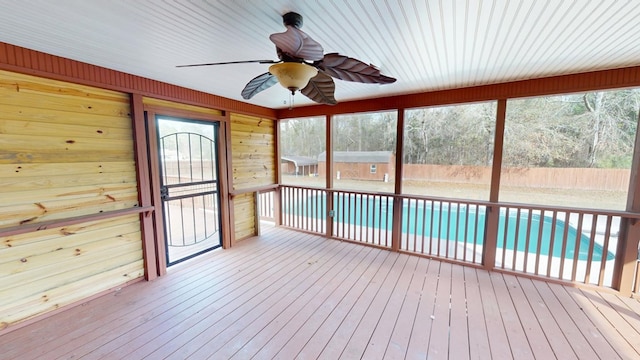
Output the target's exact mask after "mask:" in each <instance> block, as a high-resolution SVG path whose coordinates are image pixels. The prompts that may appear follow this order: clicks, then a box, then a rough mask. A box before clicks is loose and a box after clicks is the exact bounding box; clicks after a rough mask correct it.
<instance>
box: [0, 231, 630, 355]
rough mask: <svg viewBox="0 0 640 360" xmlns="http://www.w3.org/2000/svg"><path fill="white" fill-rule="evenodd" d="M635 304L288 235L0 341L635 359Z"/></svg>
mask: <svg viewBox="0 0 640 360" xmlns="http://www.w3.org/2000/svg"><path fill="white" fill-rule="evenodd" d="M638 349H640V302H638V300H637V299H632V298H624V297H622V296H620V295H616V294H611V293H605V292H596V291H592V290H586V289H578V288H573V287H569V286H562V285H559V284H552V283H545V282H542V281H539V280H533V279H528V278H523V277H517V276H514V275H508V274H503V273H500V272H487V271H485V270H482V269H479V268H474V267H464V266H461V265H458V264H451V263H443V262H440V261H437V260H430V259H427V258H424V257H414V256H410V255H406V254H401V253H396V252H390V251H387V250H384V249H378V248H372V247H364V246H360V245H358V244H354V243H350V242H341V241H335V240H330V239H326V238H325V237H323V236H316V235H312V234H309V233H302V232H295V231H292V230H287V229H283V228H275V229H269V230H266V231H264V233H263V235H262V236H260V237H255V238H252V239H248V240H246V241H243V242H241V243H239V244H237V245H236V246H234V247H233V248H231V249H227V250H216V251H213V252H210V253H207V254H204V255H202V256H200V257H198V258H196V259H193V260H190V261H187V262H185V263H183V264H180V265H176V266H175V267H172V268H171V269H170V271H169V273H168V274H167V275H166V276H162V277H160V278H158V279H156V280H154V281H151V282H138V283H134V284H131V285H129V286H126V287H124V288H122V289H121V290H119V291H114V292H113V293H110V294H107V295H105V296H102V297H98V298H96V299H93V300H90V301H87V302H86V303H85V304H83V305H82V306H77V307H74V308H70V309H68V310H66V311H62V312H59V313H57V314H54V315H51V316H49V317H47V318H45V319H42V320H40V321H38V322H36V323H34V324H30V325H26V326H24V327H23V328H19V329H16V330H15V331H12V332H9V333H6V334H4V335H3V336H1V337H0V350H1V352H0V358H8V359H13V358H16V359H18V358H19V359H49V358H78V357H82V358H84V359H100V358H105V359H111V358H127V359H138V358H140V359H141V358H148V359H156V358H168V359H183V358H187V357H188V358H190V359H206V358H211V359H217V358H231V357H233V358H236V359H245V358H254V359H272V358H277V359H291V358H300V359H316V358H325V359H336V358H339V357H342V358H345V359H347V358H348V359H350V358H366V359H404V358H406V359H417V358H420V359H424V358H427V356H428V358H429V359H439V358H449V359H468V358H469V359H509V358H516V359H521V358H533V357H534V356H535V358H545V359H546V358H561V359H575V358H578V359H598V358H600V359H618V358H624V359H633V358H640V354H639V353H638Z"/></svg>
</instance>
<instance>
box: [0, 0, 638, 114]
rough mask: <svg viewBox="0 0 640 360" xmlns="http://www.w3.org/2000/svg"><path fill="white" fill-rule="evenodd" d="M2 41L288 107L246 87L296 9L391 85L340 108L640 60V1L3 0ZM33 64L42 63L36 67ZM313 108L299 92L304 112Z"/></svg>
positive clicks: (357, 87)
mask: <svg viewBox="0 0 640 360" xmlns="http://www.w3.org/2000/svg"><path fill="white" fill-rule="evenodd" d="M0 4H1V5H0V7H1V8H2V11H0V42H5V43H9V44H13V45H17V46H22V47H25V48H28V49H33V50H37V51H42V52H46V53H49V54H53V55H57V56H61V57H65V58H70V59H73V60H77V61H81V62H85V63H89V64H93V65H97V66H103V67H106V68H110V69H114V70H118V71H121V72H125V73H128V74H133V75H138V76H142V77H146V78H150V79H153V80H158V81H162V82H165V83H169V84H175V85H178V86H183V87H186V88H190V89H195V90H200V91H203V92H206V93H210V94H215V95H219V96H222V97H226V98H230V99H234V100H238V101H243V102H248V103H251V104H255V105H261V106H265V107H268V108H272V109H286V108H288V107H289V105H291V101H290V99H289V95H290V93H289V92H288V91H287V90H286V89H283V88H282V87H280V86H277V85H276V86H273V87H271V88H269V89H267V90H265V91H263V92H260V93H259V94H257V95H256V96H254V97H253V98H251V99H249V100H244V99H243V98H242V96H241V91H242V89H243V88H244V86H245V84H247V82H248V81H249V80H251V79H252V78H254V77H256V76H258V75H260V74H263V73H265V72H267V71H268V66H269V65H265V64H258V63H249V64H233V65H219V66H203V67H193V68H176V65H181V64H193V63H212V62H225V61H238V60H256V59H265V60H266V59H271V60H276V59H277V56H276V52H275V46H274V44H273V43H272V42H271V41H270V40H269V35H270V34H273V33H277V32H283V31H285V28H284V26H283V25H282V18H281V15H282V14H284V13H285V12H288V11H296V12H298V13H300V14H301V15H302V16H303V17H304V25H303V27H302V30H303V31H304V32H305V33H307V34H308V35H309V36H310V37H311V38H313V39H314V40H316V41H317V42H318V43H320V44H321V45H322V46H323V50H324V53H331V52H338V53H340V54H343V55H346V56H350V57H353V58H356V59H359V60H362V61H363V62H365V63H367V64H369V63H371V64H374V65H376V66H377V67H378V68H380V70H381V72H382V73H383V74H385V75H388V76H392V77H395V78H397V79H398V81H397V82H395V83H393V84H387V85H371V84H360V83H355V82H349V81H342V80H336V81H335V86H336V94H335V97H336V99H337V100H338V101H339V102H347V101H349V100H360V99H368V98H380V97H386V96H394V95H402V94H416V93H422V92H428V91H438V90H445V89H452V88H464V87H472V86H479V85H486V84H495V83H503V82H511V81H517V80H526V79H533V78H542V77H548V76H555V75H562V74H575V73H579V72H588V71H597V70H604V69H613V68H623V67H629V66H638V65H640V46H639V45H638V44H640V26H638V19H639V18H640V6H638V4H637V2H636V1H616V0H582V1H569V0H557V1H533V0H531V1H504V0H503V1H458V0H456V1H427V0H367V1H362V2H353V1H350V0H336V1H330V2H325V1H291V0H270V1H235V0H233V1H232V0H219V1H153V0H136V1H104V0H83V1H15V0H0ZM33 61H35V60H33ZM309 104H313V102H312V101H311V100H309V99H307V98H306V97H304V96H302V95H301V94H299V93H297V94H296V95H295V96H294V106H296V107H298V106H304V105H309Z"/></svg>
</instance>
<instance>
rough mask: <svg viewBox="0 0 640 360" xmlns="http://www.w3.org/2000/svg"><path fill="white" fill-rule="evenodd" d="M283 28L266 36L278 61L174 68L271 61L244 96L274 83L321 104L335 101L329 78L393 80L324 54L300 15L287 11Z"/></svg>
mask: <svg viewBox="0 0 640 360" xmlns="http://www.w3.org/2000/svg"><path fill="white" fill-rule="evenodd" d="M282 20H283V23H284V25H285V27H286V28H287V30H286V31H285V32H283V33H276V34H271V35H270V36H269V39H271V41H272V42H273V43H274V44H275V45H276V52H277V54H278V58H279V59H280V60H278V61H275V60H246V61H230V62H218V63H207V64H191V65H178V66H177V67H193V66H209V65H227V64H243V63H259V64H273V65H271V66H270V67H269V71H268V72H266V73H264V74H261V75H258V76H256V77H255V78H253V79H251V81H249V83H248V84H247V85H246V86H245V87H244V89H243V90H242V97H243V98H244V99H251V98H252V97H253V96H254V95H256V94H257V93H259V92H261V91H263V90H265V89H268V88H270V87H272V86H273V85H275V84H276V83H277V82H280V84H281V85H282V86H283V87H285V88H286V89H288V90H289V91H291V94H292V95H293V94H295V92H296V91H297V90H300V92H301V93H302V94H303V95H305V96H306V97H308V98H309V99H311V100H313V101H315V102H317V103H321V104H329V105H333V104H336V103H337V102H336V99H335V97H334V92H335V83H334V82H333V79H332V77H333V78H336V79H340V80H346V81H354V82H361V83H368V84H390V83H393V82H395V81H396V79H394V78H392V77H389V76H385V75H382V74H381V73H380V70H379V69H378V68H376V67H375V66H373V65H368V64H365V63H364V62H362V61H360V60H357V59H354V58H350V57H348V56H344V55H340V54H338V53H330V54H324V49H323V48H322V45H320V44H319V43H318V42H317V41H315V40H313V39H312V38H311V37H310V36H309V35H307V34H306V33H304V32H303V31H302V30H300V28H301V27H302V15H300V14H298V13H295V12H288V13H286V14H284V15H283V16H282Z"/></svg>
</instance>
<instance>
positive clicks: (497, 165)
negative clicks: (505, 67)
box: [482, 99, 507, 270]
mask: <svg viewBox="0 0 640 360" xmlns="http://www.w3.org/2000/svg"><path fill="white" fill-rule="evenodd" d="M506 116H507V100H506V99H501V100H498V109H497V112H496V131H495V138H494V145H493V164H492V169H491V190H490V192H489V202H491V203H492V204H491V205H489V206H488V207H487V213H486V221H487V223H486V225H485V234H484V246H483V247H482V264H483V265H484V268H485V269H487V270H491V269H493V268H494V267H495V264H496V247H497V243H498V240H497V239H498V222H499V220H500V205H499V204H498V200H499V192H500V174H501V172H502V150H503V149H502V146H503V144H504V125H505V119H506Z"/></svg>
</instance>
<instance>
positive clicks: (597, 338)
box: [545, 284, 621, 359]
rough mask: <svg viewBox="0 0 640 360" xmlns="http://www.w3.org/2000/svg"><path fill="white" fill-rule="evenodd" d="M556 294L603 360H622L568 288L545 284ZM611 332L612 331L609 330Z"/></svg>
mask: <svg viewBox="0 0 640 360" xmlns="http://www.w3.org/2000/svg"><path fill="white" fill-rule="evenodd" d="M545 285H547V286H548V287H549V288H550V289H551V291H552V292H553V293H554V295H555V296H556V298H557V299H558V301H559V302H560V303H561V304H562V307H563V308H564V310H565V311H566V314H567V315H568V316H569V318H571V319H572V320H573V321H574V323H575V324H576V325H577V326H578V329H579V330H580V332H581V333H582V335H583V336H584V338H585V340H586V341H587V342H588V343H589V344H590V345H591V347H592V349H593V350H594V351H595V352H596V353H597V355H598V357H600V358H601V359H620V358H621V357H620V356H619V355H618V353H617V352H616V350H615V349H614V347H613V346H612V345H611V344H610V343H609V342H608V341H607V339H606V338H605V337H604V336H603V334H602V332H601V331H600V329H599V328H598V327H597V326H596V325H595V324H594V323H593V322H592V321H591V320H590V318H589V317H588V316H587V315H586V313H585V309H584V308H583V307H582V305H580V304H578V303H577V302H576V301H575V300H574V298H573V297H572V296H571V294H569V292H568V291H567V288H566V287H564V286H562V285H558V284H545ZM607 330H611V329H607Z"/></svg>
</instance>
